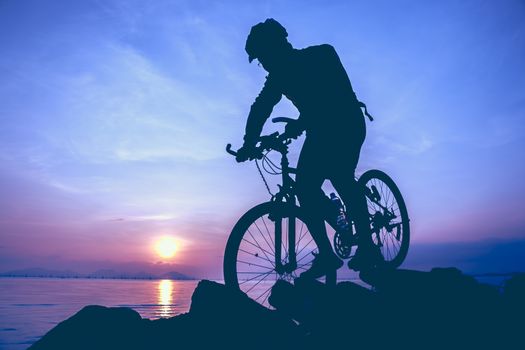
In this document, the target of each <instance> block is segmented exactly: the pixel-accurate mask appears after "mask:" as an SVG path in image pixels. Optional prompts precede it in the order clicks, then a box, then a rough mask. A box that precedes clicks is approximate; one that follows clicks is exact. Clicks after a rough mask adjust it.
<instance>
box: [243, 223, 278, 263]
mask: <svg viewBox="0 0 525 350" xmlns="http://www.w3.org/2000/svg"><path fill="white" fill-rule="evenodd" d="M248 233H249V234H250V236H251V237H252V239H253V240H254V241H255V244H254V243H252V242H250V241H248V240H246V239H244V238H243V240H245V241H246V242H248V243H250V244H251V245H253V246H254V247H257V248H259V249H260V250H261V251H262V252H263V254H264V255H265V256H266V258H267V259H268V260H270V258H269V257H268V255H266V253H268V254H270V255H271V256H273V257H275V255H273V254H272V253H270V252H269V251H267V250H265V249H263V248H262V247H261V246H260V245H259V243H258V242H257V240H256V239H255V237H253V234H252V233H251V232H250V230H248Z"/></svg>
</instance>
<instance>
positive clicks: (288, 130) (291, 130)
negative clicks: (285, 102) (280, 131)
mask: <svg viewBox="0 0 525 350" xmlns="http://www.w3.org/2000/svg"><path fill="white" fill-rule="evenodd" d="M303 131H304V126H303V123H302V122H301V121H300V120H299V119H296V120H292V121H289V122H288V123H287V124H286V127H285V128H284V133H285V134H286V136H287V137H290V138H292V139H296V138H298V137H299V136H300V135H301V134H302V133H303Z"/></svg>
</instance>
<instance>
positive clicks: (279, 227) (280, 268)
mask: <svg viewBox="0 0 525 350" xmlns="http://www.w3.org/2000/svg"><path fill="white" fill-rule="evenodd" d="M287 218H288V222H287V223H286V224H287V229H288V235H287V237H285V239H287V240H288V244H287V246H288V249H286V248H285V244H284V242H283V221H286V220H283V219H284V218H283V217H282V216H277V217H274V219H275V221H274V223H275V242H274V246H275V271H276V272H277V273H278V274H280V275H282V274H284V273H291V272H293V271H295V269H297V256H296V252H295V233H296V232H295V216H287ZM283 248H285V249H283ZM283 252H284V254H285V256H284V260H286V261H287V262H286V263H285V264H283Z"/></svg>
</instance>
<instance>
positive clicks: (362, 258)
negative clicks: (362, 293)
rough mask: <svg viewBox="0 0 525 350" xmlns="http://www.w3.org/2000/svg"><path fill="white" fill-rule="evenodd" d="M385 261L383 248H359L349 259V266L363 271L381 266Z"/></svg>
mask: <svg viewBox="0 0 525 350" xmlns="http://www.w3.org/2000/svg"><path fill="white" fill-rule="evenodd" d="M384 262H385V259H384V258H383V254H381V250H380V249H379V247H377V246H375V245H374V246H373V247H370V248H368V249H362V248H358V249H357V251H356V253H355V255H354V257H353V258H352V259H351V260H350V261H348V268H349V269H351V270H354V271H362V270H366V269H372V268H374V267H380V266H381V265H383V264H384Z"/></svg>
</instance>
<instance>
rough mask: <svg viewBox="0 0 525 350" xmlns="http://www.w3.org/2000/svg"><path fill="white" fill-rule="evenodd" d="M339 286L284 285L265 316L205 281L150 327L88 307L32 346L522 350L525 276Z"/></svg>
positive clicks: (377, 275)
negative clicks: (498, 283)
mask: <svg viewBox="0 0 525 350" xmlns="http://www.w3.org/2000/svg"><path fill="white" fill-rule="evenodd" d="M361 278H362V279H363V280H364V281H366V282H368V283H370V284H371V285H372V286H373V288H372V289H368V288H364V287H361V286H359V285H357V284H355V283H351V282H341V283H339V284H337V285H336V286H333V287H328V286H325V285H323V284H321V283H319V282H317V281H307V280H304V281H301V280H298V281H296V283H295V285H291V284H289V283H287V282H284V281H279V282H278V283H277V284H276V285H275V286H274V287H273V290H272V294H271V296H270V298H269V301H270V303H271V304H272V305H273V306H274V308H275V310H269V309H266V308H264V307H262V306H261V305H259V304H258V303H256V302H254V301H253V300H251V299H249V298H248V297H247V296H246V295H244V294H243V293H241V292H239V291H238V290H232V289H230V288H227V287H226V286H224V285H221V284H218V283H215V282H210V281H201V282H200V283H199V285H198V286H197V288H196V290H195V292H194V294H193V297H192V304H191V308H190V310H189V312H188V313H186V314H182V315H178V316H176V317H172V318H169V319H160V320H153V321H151V320H147V319H142V318H141V317H140V316H139V314H138V313H137V312H135V311H133V310H131V309H128V308H106V307H101V306H87V307H85V308H83V309H82V310H81V311H79V312H78V313H77V314H75V315H74V316H72V317H71V318H69V319H67V320H65V321H63V322H62V323H60V324H59V325H57V326H56V327H55V328H53V329H52V330H51V331H49V332H48V333H47V334H46V335H45V336H44V337H43V338H42V339H40V340H39V341H38V342H37V343H35V344H34V345H33V346H32V347H31V349H164V348H165V349H178V348H192V349H202V348H217V349H223V348H224V349H296V348H297V349H301V348H303V349H316V348H321V349H332V348H333V349H337V348H340V349H379V348H393V349H401V348H403V349H422V348H424V349H426V348H445V347H446V348H468V349H475V348H483V349H485V348H487V349H488V348H523V346H524V344H523V340H522V338H521V332H522V327H523V325H524V322H523V321H524V319H523V317H524V316H523V315H524V313H525V302H524V297H525V275H519V276H515V277H514V278H513V279H511V280H509V281H508V282H507V283H506V285H505V287H504V289H503V290H502V291H500V290H498V288H496V287H493V286H488V285H484V284H480V283H478V282H477V281H476V280H475V279H473V278H472V277H469V276H466V275H464V274H462V273H461V272H460V271H459V270H457V269H453V268H449V269H433V270H432V271H430V272H421V271H410V270H394V271H370V272H367V273H362V275H361Z"/></svg>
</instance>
